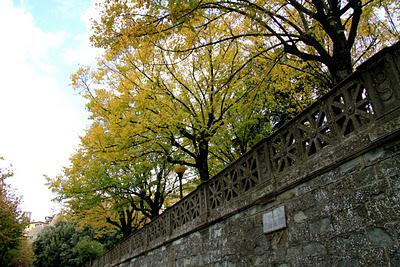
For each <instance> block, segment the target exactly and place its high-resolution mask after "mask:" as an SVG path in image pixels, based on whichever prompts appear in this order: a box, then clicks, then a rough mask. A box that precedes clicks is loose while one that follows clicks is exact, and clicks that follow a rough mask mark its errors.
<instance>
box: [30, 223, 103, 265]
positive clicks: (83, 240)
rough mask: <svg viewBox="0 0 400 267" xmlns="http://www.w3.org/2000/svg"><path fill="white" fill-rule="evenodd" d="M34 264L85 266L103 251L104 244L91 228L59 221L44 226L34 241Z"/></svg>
mask: <svg viewBox="0 0 400 267" xmlns="http://www.w3.org/2000/svg"><path fill="white" fill-rule="evenodd" d="M33 250H34V252H35V256H36V258H35V262H34V266H41V267H52V266H66V267H67V266H68V267H74V266H83V265H84V264H85V263H86V262H87V261H89V260H91V259H95V258H96V257H98V256H100V255H101V254H102V253H103V245H102V244H101V243H100V242H98V241H96V240H94V234H93V231H92V230H91V229H90V228H87V227H86V228H83V229H81V228H79V227H77V226H76V225H74V224H73V223H70V222H65V221H62V222H59V223H57V224H56V225H54V226H47V227H46V228H44V229H43V230H42V231H41V232H40V234H39V236H38V237H37V239H36V240H35V241H34V242H33Z"/></svg>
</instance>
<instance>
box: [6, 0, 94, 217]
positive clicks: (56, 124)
mask: <svg viewBox="0 0 400 267" xmlns="http://www.w3.org/2000/svg"><path fill="white" fill-rule="evenodd" d="M95 13H96V10H95V6H94V3H93V1H92V0H67V1H66V0H24V1H23V0H17V1H13V0H0V36H1V38H0V156H2V157H4V158H5V161H3V163H2V165H3V166H4V165H5V164H7V165H9V164H12V169H13V170H14V177H12V178H10V179H9V182H10V183H11V184H12V186H13V187H14V188H16V191H17V193H18V194H20V195H21V196H22V201H23V202H22V204H21V206H20V208H21V210H23V211H30V212H32V219H34V220H43V219H44V217H45V216H49V215H53V214H54V213H56V212H57V211H58V209H59V208H58V207H57V205H55V204H54V203H52V202H51V199H52V198H54V195H52V194H51V192H50V190H49V189H48V188H47V186H46V185H45V183H46V179H45V175H47V176H50V177H54V176H56V175H57V174H60V173H61V171H62V168H63V166H68V165H69V157H70V156H71V154H72V153H73V152H74V151H75V150H76V149H77V148H78V145H79V136H82V135H83V133H84V129H86V128H87V127H88V126H89V121H88V119H87V117H88V114H87V112H86V110H85V103H84V100H83V99H82V97H81V96H79V94H78V92H76V91H74V90H73V89H72V87H71V86H69V84H70V75H71V74H72V73H73V72H74V71H75V70H77V68H78V67H79V65H92V64H95V59H96V57H97V56H98V55H99V54H100V53H101V51H99V50H97V49H94V48H92V47H91V46H90V44H89V41H88V38H89V35H90V20H89V18H90V17H93V16H94V14H95Z"/></svg>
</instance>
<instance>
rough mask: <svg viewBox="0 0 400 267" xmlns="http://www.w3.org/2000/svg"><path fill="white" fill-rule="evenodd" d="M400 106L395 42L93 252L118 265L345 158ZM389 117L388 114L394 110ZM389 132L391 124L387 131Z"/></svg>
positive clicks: (371, 139)
mask: <svg viewBox="0 0 400 267" xmlns="http://www.w3.org/2000/svg"><path fill="white" fill-rule="evenodd" d="M399 107H400V43H397V44H395V45H394V46H392V47H389V48H385V49H383V50H382V51H381V52H379V53H378V54H376V55H375V56H373V57H372V58H370V59H369V60H368V61H367V62H365V63H364V64H362V65H361V66H359V67H358V68H357V70H356V71H355V73H354V74H352V75H351V76H350V77H348V78H347V79H346V80H345V81H343V82H342V83H340V84H339V85H338V86H336V87H335V88H333V89H332V90H331V91H330V92H329V93H327V94H326V95H324V96H323V97H321V98H320V99H319V100H317V101H316V102H315V103H314V104H313V105H311V106H310V107H309V108H307V109H306V110H305V111H304V112H302V113H301V114H300V115H298V116H297V117H296V118H295V119H293V120H292V121H291V122H290V123H288V124H287V125H285V126H284V127H282V128H280V129H279V130H277V131H276V132H275V133H273V134H272V135H271V136H269V137H267V138H266V139H264V140H262V141H261V142H259V143H258V144H257V145H255V146H254V147H253V149H252V150H251V151H249V152H248V153H246V154H245V155H244V156H243V157H241V158H240V159H239V160H237V161H236V162H234V163H233V164H231V165H230V166H228V167H227V168H226V169H224V170H223V171H221V172H220V173H218V174H217V175H216V176H215V177H213V178H212V179H210V180H209V181H207V182H206V183H203V184H201V185H200V186H199V187H198V188H197V189H196V190H195V191H193V192H192V193H190V194H189V195H187V196H186V197H185V198H183V199H182V200H180V201H179V202H178V203H176V204H175V205H173V206H172V207H170V208H168V209H167V210H165V211H164V212H163V213H162V214H161V215H160V216H159V217H158V218H156V219H155V220H154V221H152V222H150V223H148V224H147V225H145V226H144V227H143V228H142V229H140V230H139V231H137V232H135V233H133V234H132V235H131V236H130V237H128V238H127V239H125V240H124V241H122V242H121V243H119V244H117V245H116V246H115V247H114V248H113V249H112V250H110V251H108V252H107V253H106V254H104V255H103V256H101V257H100V258H98V259H96V260H95V261H94V262H93V264H92V266H115V265H118V264H120V263H122V262H124V261H127V260H129V259H131V258H133V257H136V256H138V255H140V254H143V253H145V252H147V251H149V250H151V249H154V248H156V247H159V246H161V245H163V244H165V243H167V242H171V241H173V240H175V239H177V238H179V237H181V236H183V235H186V234H189V233H191V232H193V231H197V230H199V229H201V228H204V227H206V226H207V225H209V224H210V223H213V222H216V221H218V220H221V219H223V218H224V217H227V216H229V215H231V214H233V213H234V212H237V211H239V210H242V209H244V208H246V207H248V206H251V205H254V204H255V203H257V201H259V200H260V199H261V198H264V199H265V198H267V197H273V196H275V195H277V194H278V193H280V192H282V191H283V190H285V189H287V188H289V187H291V186H294V185H296V184H297V183H299V182H300V181H303V180H304V179H307V177H308V179H309V178H310V177H313V175H316V174H317V173H318V172H321V171H322V170H324V169H326V168H329V167H330V166H333V165H335V164H339V163H341V162H344V160H346V159H349V158H351V157H352V156H354V155H356V154H357V153H358V152H361V151H362V150H365V149H366V148H367V147H368V146H371V145H373V143H375V144H376V139H378V138H381V137H382V136H384V135H385V134H386V133H385V130H384V129H383V130H381V132H380V133H379V134H378V133H377V131H376V130H375V131H370V130H369V129H373V128H374V129H376V128H379V127H378V126H377V125H378V124H379V123H380V120H381V119H382V118H383V117H385V120H386V121H387V120H388V118H389V119H390V114H391V113H392V114H395V115H394V116H395V117H398V114H397V113H395V112H393V111H394V110H396V109H398V108H399ZM392 117H393V116H392ZM388 132H389V131H388Z"/></svg>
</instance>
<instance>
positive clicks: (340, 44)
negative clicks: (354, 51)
mask: <svg viewBox="0 0 400 267" xmlns="http://www.w3.org/2000/svg"><path fill="white" fill-rule="evenodd" d="M326 65H327V67H328V70H329V72H330V73H331V75H332V79H333V84H334V85H336V84H338V83H340V82H341V81H343V80H344V79H346V78H347V77H348V76H349V75H350V74H352V73H353V65H352V59H351V48H349V47H348V45H347V43H346V41H345V40H336V41H335V42H334V46H333V53H332V57H331V59H330V60H329V62H327V63H326Z"/></svg>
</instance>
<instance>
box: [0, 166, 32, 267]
mask: <svg viewBox="0 0 400 267" xmlns="http://www.w3.org/2000/svg"><path fill="white" fill-rule="evenodd" d="M1 160H2V158H0V161H1ZM12 176H13V171H12V170H11V169H10V168H0V218H1V219H0V266H17V265H18V264H23V265H25V264H27V261H28V262H29V255H27V258H26V259H25V258H24V257H22V256H23V255H19V254H23V253H25V252H28V250H29V249H27V250H25V247H27V246H28V245H27V244H26V239H25V237H24V236H23V233H24V229H25V227H26V226H27V223H28V221H27V220H26V218H25V217H24V215H23V213H22V212H21V211H20V209H19V204H20V198H19V197H18V196H17V195H16V194H15V193H14V192H13V190H12V188H11V187H10V186H9V185H8V184H7V181H6V179H8V178H10V177H12ZM20 256H21V257H20ZM16 259H20V260H23V259H25V260H26V261H24V262H19V263H18V262H17V261H16Z"/></svg>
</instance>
